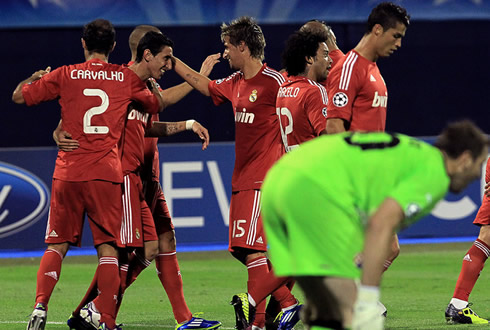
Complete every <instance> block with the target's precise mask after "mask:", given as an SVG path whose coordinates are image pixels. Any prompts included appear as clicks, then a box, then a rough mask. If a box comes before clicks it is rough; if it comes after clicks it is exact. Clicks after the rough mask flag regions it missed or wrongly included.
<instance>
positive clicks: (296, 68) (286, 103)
mask: <svg viewBox="0 0 490 330" xmlns="http://www.w3.org/2000/svg"><path fill="white" fill-rule="evenodd" d="M282 60H283V66H284V68H285V69H286V71H287V72H288V78H287V80H286V81H285V82H284V83H283V84H282V85H281V87H280V88H279V92H278V94H277V100H276V111H277V115H278V116H279V117H280V121H279V125H280V128H281V135H282V141H283V144H284V148H285V150H286V152H289V151H290V150H292V149H294V148H296V147H298V146H299V144H301V143H303V142H306V141H308V140H311V139H313V138H314V137H317V136H319V135H320V134H326V133H327V131H326V129H325V128H326V124H327V121H326V119H325V117H326V116H327V103H328V98H327V91H326V89H325V87H323V86H322V85H321V84H320V83H319V82H321V81H325V80H326V79H327V75H328V70H329V69H330V67H331V63H332V60H331V59H330V57H329V49H328V47H327V44H326V43H325V42H324V41H323V38H321V37H319V36H318V35H315V34H311V33H307V32H296V33H294V34H293V35H291V37H290V38H289V39H288V41H287V43H286V49H285V50H284V52H283V55H282Z"/></svg>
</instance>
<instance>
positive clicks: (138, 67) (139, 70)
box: [129, 62, 151, 81]
mask: <svg viewBox="0 0 490 330" xmlns="http://www.w3.org/2000/svg"><path fill="white" fill-rule="evenodd" d="M129 68H130V69H131V70H133V71H134V73H136V75H137V76H138V77H140V79H141V80H143V81H147V80H148V78H150V76H151V75H150V73H149V72H148V70H147V68H146V67H145V66H144V65H143V62H134V63H133V64H131V65H130V66H129Z"/></svg>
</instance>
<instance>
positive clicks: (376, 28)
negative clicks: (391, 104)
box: [327, 2, 410, 133]
mask: <svg viewBox="0 0 490 330" xmlns="http://www.w3.org/2000/svg"><path fill="white" fill-rule="evenodd" d="M409 18H410V16H409V15H408V14H407V12H406V10H405V9H404V8H402V7H400V6H397V5H395V4H393V3H386V2H384V3H381V4H379V5H378V6H376V7H375V8H374V9H373V10H372V12H371V14H370V15H369V18H368V22H367V30H366V33H365V34H364V36H363V37H362V39H361V41H360V42H359V43H358V44H357V46H356V47H355V48H354V49H353V50H351V51H350V52H348V53H347V54H346V56H345V57H344V58H343V59H341V60H340V62H339V63H338V64H336V65H335V66H334V67H333V69H332V71H331V72H330V74H329V78H328V80H327V91H328V98H329V100H330V103H329V106H328V114H327V131H328V132H329V133H338V132H343V131H346V130H351V131H384V130H385V124H386V107H387V103H388V91H387V88H386V84H385V82H384V80H383V77H382V76H381V73H380V72H379V69H378V66H377V65H376V60H377V59H378V58H379V57H388V56H390V55H391V54H392V53H393V52H394V51H396V50H397V49H398V48H400V47H401V40H402V38H403V37H404V36H405V32H406V30H407V27H408V24H409Z"/></svg>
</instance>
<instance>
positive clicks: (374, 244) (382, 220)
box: [352, 198, 404, 330]
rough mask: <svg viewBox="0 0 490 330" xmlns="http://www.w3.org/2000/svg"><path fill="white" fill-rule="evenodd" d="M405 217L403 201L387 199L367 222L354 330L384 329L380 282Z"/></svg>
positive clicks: (353, 324) (353, 321) (355, 307)
mask: <svg viewBox="0 0 490 330" xmlns="http://www.w3.org/2000/svg"><path fill="white" fill-rule="evenodd" d="M403 218H404V214H403V209H402V208H401V206H400V204H398V202H397V201H395V200H394V199H392V198H387V199H385V200H384V201H383V203H382V204H381V206H380V207H379V208H378V210H377V211H376V212H375V213H374V215H373V216H371V218H370V219H369V221H368V224H367V228H366V240H365V242H364V250H363V263H362V278H361V285H360V286H359V289H358V292H357V299H356V303H355V305H354V317H353V320H352V329H354V330H361V329H373V330H382V329H383V323H384V319H383V317H382V316H381V313H380V312H379V309H378V301H379V297H380V294H379V284H380V282H381V274H382V273H383V262H384V261H385V260H386V258H387V257H388V253H389V250H390V248H389V247H390V244H391V240H392V237H393V233H394V231H395V229H396V227H397V226H398V225H399V224H400V222H401V221H402V220H403Z"/></svg>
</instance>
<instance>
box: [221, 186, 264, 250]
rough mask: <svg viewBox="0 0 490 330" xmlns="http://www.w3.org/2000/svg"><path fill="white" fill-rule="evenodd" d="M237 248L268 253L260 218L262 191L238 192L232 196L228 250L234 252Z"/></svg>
mask: <svg viewBox="0 0 490 330" xmlns="http://www.w3.org/2000/svg"><path fill="white" fill-rule="evenodd" d="M236 247H242V248H247V249H251V250H256V251H261V252H265V251H267V242H266V240H265V234H264V228H263V225H262V217H261V216H260V190H242V191H236V192H233V193H232V195H231V201H230V231H229V246H228V250H229V251H234V250H233V248H236Z"/></svg>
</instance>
